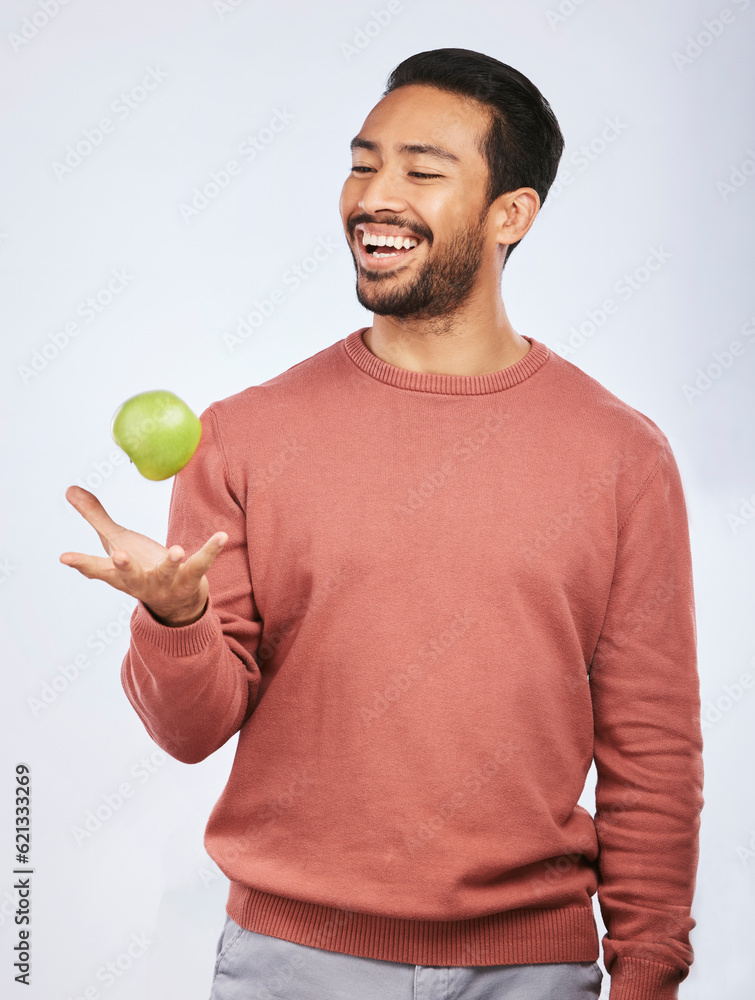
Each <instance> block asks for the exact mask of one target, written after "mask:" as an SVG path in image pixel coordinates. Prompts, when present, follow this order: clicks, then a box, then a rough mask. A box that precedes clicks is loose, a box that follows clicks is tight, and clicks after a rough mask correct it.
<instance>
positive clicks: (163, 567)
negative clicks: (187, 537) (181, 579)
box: [113, 545, 185, 583]
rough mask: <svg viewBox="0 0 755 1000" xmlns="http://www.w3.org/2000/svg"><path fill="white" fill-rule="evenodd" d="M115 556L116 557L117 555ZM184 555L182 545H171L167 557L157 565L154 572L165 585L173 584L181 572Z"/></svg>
mask: <svg viewBox="0 0 755 1000" xmlns="http://www.w3.org/2000/svg"><path fill="white" fill-rule="evenodd" d="M113 554H114V555H115V553H113ZM184 554H185V553H184V550H183V549H182V548H181V546H180V545H171V547H170V548H169V549H168V551H167V552H166V553H165V556H164V557H163V558H162V559H161V560H160V562H159V563H157V564H156V565H155V568H154V572H155V574H156V576H157V577H158V578H159V579H160V580H161V581H162V582H164V583H170V582H172V580H173V579H174V578H175V576H176V573H177V572H178V570H179V567H180V565H181V561H182V559H183V558H184Z"/></svg>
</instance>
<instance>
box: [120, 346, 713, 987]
mask: <svg viewBox="0 0 755 1000" xmlns="http://www.w3.org/2000/svg"><path fill="white" fill-rule="evenodd" d="M362 332H363V331H362V330H357V331H355V332H354V333H351V334H350V335H349V336H347V337H346V338H344V339H342V340H339V341H337V342H336V343H334V344H332V345H331V346H330V347H327V348H326V349H324V350H322V351H320V352H319V353H317V354H315V355H314V356H313V357H310V358H308V359H306V360H305V361H301V362H300V363H299V364H296V365H294V366H293V367H291V368H289V369H288V370H287V371H285V372H283V373H282V374H280V375H278V376H277V377H275V378H272V379H270V380H269V381H268V382H265V383H263V384H262V385H256V386H251V387H249V388H247V389H244V390H243V391H241V392H239V393H237V394H235V395H233V396H230V397H228V398H227V399H223V400H220V401H218V402H215V403H213V404H211V405H210V406H209V407H208V408H207V409H206V410H205V411H204V412H203V413H202V414H201V420H202V427H203V435H202V440H201V443H200V445H199V448H198V450H197V451H196V453H195V455H194V457H193V458H192V459H191V461H190V462H189V464H188V465H187V466H186V467H185V468H184V469H182V470H181V471H180V472H179V473H178V475H177V476H176V477H175V480H174V483H173V493H172V497H171V503H170V515H169V527H168V537H167V544H168V545H172V544H174V543H180V544H181V545H182V546H184V547H185V549H186V550H187V552H194V551H195V550H196V549H197V548H198V547H199V546H200V545H201V544H203V543H204V542H205V541H206V540H207V538H209V537H210V535H212V534H213V533H214V532H215V531H219V530H223V531H226V532H227V533H228V536H229V539H228V542H227V543H226V546H225V548H224V549H223V551H222V552H221V553H220V555H219V556H218V557H217V559H216V560H215V563H214V564H213V566H212V568H211V569H210V571H209V573H208V579H209V583H210V600H209V604H208V607H207V609H206V611H205V613H204V615H203V616H202V618H200V619H199V620H198V621H197V622H195V623H193V624H192V625H187V626H185V627H183V628H170V627H167V626H164V625H161V624H160V623H158V622H157V621H156V620H155V618H154V617H153V616H152V615H151V613H150V612H149V610H148V609H147V608H146V607H145V605H144V604H143V603H141V602H140V603H139V604H138V605H137V607H136V608H135V609H134V612H133V616H132V619H131V644H130V647H129V650H128V653H127V654H126V657H125V659H124V661H123V667H122V682H123V686H124V689H125V691H126V694H127V696H128V698H129V700H130V702H131V704H132V705H133V706H134V708H135V709H136V711H137V713H138V714H139V717H140V718H141V719H142V721H143V723H144V725H145V727H146V729H147V731H148V733H149V734H150V736H151V737H152V738H153V739H154V740H155V742H156V743H157V744H158V745H159V746H160V747H162V749H163V750H165V752H166V753H168V754H170V755H172V756H173V757H175V758H176V759H177V760H180V761H183V762H185V763H187V764H191V763H195V762H197V761H201V760H203V759H204V758H206V757H207V756H208V755H209V754H211V753H213V752H214V751H215V750H217V749H218V748H219V747H221V746H223V744H225V743H226V742H227V741H228V740H229V739H231V737H233V736H234V735H235V734H236V733H238V734H239V737H238V745H237V749H236V756H235V760H234V764H233V769H232V771H231V774H230V777H229V779H228V783H227V785H226V787H225V789H224V791H223V792H222V794H221V795H220V798H219V799H218V801H217V804H216V805H215V807H214V809H213V811H212V814H211V815H210V818H209V822H208V824H207V830H206V834H205V846H206V848H207V851H208V853H209V854H210V855H211V857H212V858H214V860H215V861H216V862H217V864H218V865H219V867H220V868H221V869H222V870H223V871H224V872H225V874H226V875H227V876H228V878H229V880H230V883H231V885H230V893H229V897H228V903H227V912H228V914H229V915H230V916H231V917H232V918H233V919H234V920H235V921H236V922H237V923H239V924H241V925H242V926H244V927H246V928H248V929H249V930H253V931H257V932H259V933H262V934H268V935H272V936H275V937H280V938H285V939H287V940H289V941H295V942H299V943H301V944H304V945H309V946H312V947H317V948H323V949H326V950H330V951H335V952H342V953H345V954H350V955H359V956H365V957H370V958H377V959H383V960H388V961H392V962H406V963H412V964H418V965H436V966H444V965H445V966H463V965H503V964H519V963H535V962H577V961H595V960H597V958H598V956H599V947H598V945H599V942H598V933H597V925H596V922H595V919H594V916H593V911H592V900H591V897H592V896H593V895H594V894H595V892H596V891H597V893H598V900H599V903H600V906H601V912H602V914H603V918H604V920H605V923H606V927H607V929H608V933H607V935H606V936H605V937H604V938H603V949H604V961H605V966H606V969H607V971H608V972H609V974H610V976H611V998H612V1000H630V998H631V1000H651V998H652V1000H666V998H671V997H675V996H676V995H677V988H678V983H679V982H680V980H682V979H684V978H686V976H687V975H688V972H689V966H690V963H691V962H692V960H693V950H692V948H691V946H690V941H689V932H690V931H691V929H692V928H693V927H695V924H696V922H695V920H694V919H693V918H692V917H691V904H692V899H693V893H694V888H695V878H696V870H697V861H698V831H699V825H700V812H701V809H702V807H703V796H702V787H703V764H702V734H701V721H700V694H699V678H698V673H697V656H696V628H695V609H694V596H693V582H692V567H691V557H690V544H689V533H688V523H687V513H686V506H685V500H684V495H683V490H682V483H681V479H680V475H679V470H678V468H677V465H676V462H675V459H674V456H673V454H672V451H671V448H670V445H669V442H668V440H667V438H666V437H665V435H664V434H663V433H662V432H661V430H660V429H659V428H658V427H657V425H656V424H655V423H653V421H652V420H650V419H649V418H648V417H646V416H644V415H643V414H642V413H640V412H639V411H637V410H635V409H633V408H632V407H631V406H629V405H628V404H626V403H624V402H622V401H621V400H620V399H618V398H617V397H616V396H614V395H613V394H612V393H610V392H609V391H608V390H607V389H606V388H604V387H603V386H602V385H601V384H600V383H599V382H597V381H595V379H593V378H591V377H590V376H588V375H587V374H585V373H584V372H583V371H581V369H579V368H577V367H576V366H575V365H573V364H571V363H570V362H568V361H566V360H565V359H564V358H561V357H560V356H559V355H557V354H555V353H553V352H552V351H551V350H549V348H548V347H547V346H546V345H545V344H544V343H541V342H540V341H538V340H536V339H535V338H534V337H528V338H526V339H527V340H528V341H529V342H530V344H531V347H530V349H529V351H528V353H527V354H526V355H525V356H524V357H523V358H521V359H520V360H519V361H517V362H516V363H515V364H513V365H511V366H509V367H508V368H505V369H503V370H501V371H498V372H494V373H492V374H486V375H471V376H465V375H431V374H425V373H417V372H412V371H408V370H406V369H403V368H397V367H395V366H393V365H390V364H388V363H386V362H384V361H382V360H380V359H379V358H377V357H376V356H375V355H373V354H372V353H371V352H370V351H369V350H368V349H367V347H366V346H365V344H364V341H363V340H362ZM593 755H594V759H595V764H596V769H597V775H598V784H597V789H596V803H597V812H596V816H595V818H593V817H592V816H591V815H590V814H589V813H588V812H587V811H586V810H585V809H584V808H582V807H581V806H579V805H578V804H577V802H578V799H579V797H580V795H581V794H582V791H583V788H584V784H585V779H586V776H587V773H588V770H589V768H590V765H591V763H592V760H593Z"/></svg>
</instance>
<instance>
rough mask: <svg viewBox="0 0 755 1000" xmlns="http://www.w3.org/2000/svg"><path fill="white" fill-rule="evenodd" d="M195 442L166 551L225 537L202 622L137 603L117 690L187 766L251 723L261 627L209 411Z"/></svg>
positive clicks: (176, 496)
mask: <svg viewBox="0 0 755 1000" xmlns="http://www.w3.org/2000/svg"><path fill="white" fill-rule="evenodd" d="M201 420H202V438H201V440H200V443H199V447H198V448H197V450H196V452H195V453H194V455H193V456H192V458H191V460H190V461H189V463H188V464H187V465H185V466H184V467H183V469H181V470H180V472H178V473H177V474H176V476H175V478H174V481H173V491H172V494H171V500H170V511H169V516H168V532H167V536H168V537H167V542H166V545H167V546H168V548H170V546H171V545H176V544H177V545H181V546H182V547H183V548H184V549H185V551H186V552H187V553H189V552H194V551H196V550H197V549H198V548H199V547H200V546H201V545H202V544H203V542H204V541H205V539H206V538H207V537H208V536H209V535H211V534H212V532H213V531H217V530H222V531H224V532H226V534H227V535H228V540H227V542H226V543H225V545H224V547H223V550H222V552H220V553H219V555H218V556H217V557H216V558H215V560H214V562H213V563H212V565H211V566H210V568H209V569H208V570H207V574H206V575H207V581H208V583H209V588H210V592H209V598H208V599H207V602H206V605H205V607H204V610H203V612H202V613H201V614H199V613H198V611H197V609H196V608H194V609H187V610H186V613H185V615H184V613H183V612H182V613H181V615H180V616H179V617H175V616H174V617H171V618H159V617H158V616H157V615H156V614H155V613H154V611H153V610H152V609H150V608H149V607H148V606H147V605H146V604H145V603H144V602H143V601H139V602H138V604H137V606H136V608H135V609H134V612H133V614H132V616H131V641H130V644H129V648H128V651H127V653H126V656H125V658H124V660H123V664H122V667H121V683H122V685H123V688H124V691H125V692H126V696H127V697H128V699H129V701H130V702H131V704H132V705H133V707H134V709H135V710H136V712H137V714H138V715H139V718H140V719H141V720H142V722H143V723H144V726H145V728H146V730H147V732H148V733H149V734H150V736H151V737H152V739H153V740H154V741H155V742H156V743H157V744H158V746H160V747H161V748H162V749H163V750H165V752H166V753H168V754H170V755H171V756H172V757H175V758H176V759H177V760H180V761H183V762H184V763H186V764H193V763H197V762H199V761H201V760H204V759H205V758H206V757H208V756H209V755H210V754H211V753H213V752H214V751H215V750H217V749H219V748H220V747H221V746H223V744H224V743H226V742H227V741H228V740H229V739H230V738H231V736H233V735H234V733H236V732H238V730H239V729H240V728H241V726H242V725H243V723H244V722H245V721H246V719H247V718H248V717H249V715H251V713H252V711H253V709H254V707H255V704H256V700H257V694H258V689H259V684H260V681H261V675H260V671H259V667H258V666H257V662H256V660H255V658H254V653H255V652H256V650H257V647H258V645H259V641H260V637H261V634H262V621H261V619H260V615H259V613H258V611H257V607H256V604H255V601H254V596H253V592H252V581H251V572H250V567H249V554H248V548H247V538H246V513H245V511H244V508H243V506H242V503H241V498H239V497H238V496H237V495H236V492H235V490H234V487H233V484H232V481H231V478H230V474H229V470H228V468H227V465H226V461H225V456H224V453H223V449H222V444H221V440H220V432H219V428H218V423H217V416H216V414H215V412H214V411H213V409H212V407H209V408H208V409H207V410H205V411H204V413H203V414H202V415H201Z"/></svg>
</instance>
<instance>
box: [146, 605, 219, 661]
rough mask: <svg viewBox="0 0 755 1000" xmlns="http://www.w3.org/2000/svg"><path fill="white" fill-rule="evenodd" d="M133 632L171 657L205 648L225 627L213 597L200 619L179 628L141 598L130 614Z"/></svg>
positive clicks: (197, 651) (188, 654)
mask: <svg viewBox="0 0 755 1000" xmlns="http://www.w3.org/2000/svg"><path fill="white" fill-rule="evenodd" d="M131 631H132V633H133V634H134V635H136V636H138V637H139V638H140V639H145V640H146V641H147V642H151V643H152V644H153V645H154V646H157V648H158V649H159V650H160V651H161V652H163V653H165V654H167V655H168V656H193V655H194V654H196V653H201V652H202V651H203V650H204V649H206V648H207V647H208V646H209V644H210V643H211V642H212V641H213V639H215V638H217V636H218V634H219V633H221V632H222V628H221V625H220V619H219V618H218V616H217V614H216V613H215V610H214V609H213V607H212V597H210V598H209V599H208V604H207V607H206V608H205V612H204V614H203V615H202V617H201V618H198V619H197V620H196V621H195V622H192V623H191V625H180V626H178V627H177V628H173V627H172V626H170V625H163V624H162V623H161V622H159V621H157V619H156V618H155V617H154V616H153V614H152V612H151V611H150V610H149V608H148V607H147V605H146V604H145V603H144V602H143V601H139V602H138V603H137V605H136V607H135V608H134V611H133V613H132V615H131Z"/></svg>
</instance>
